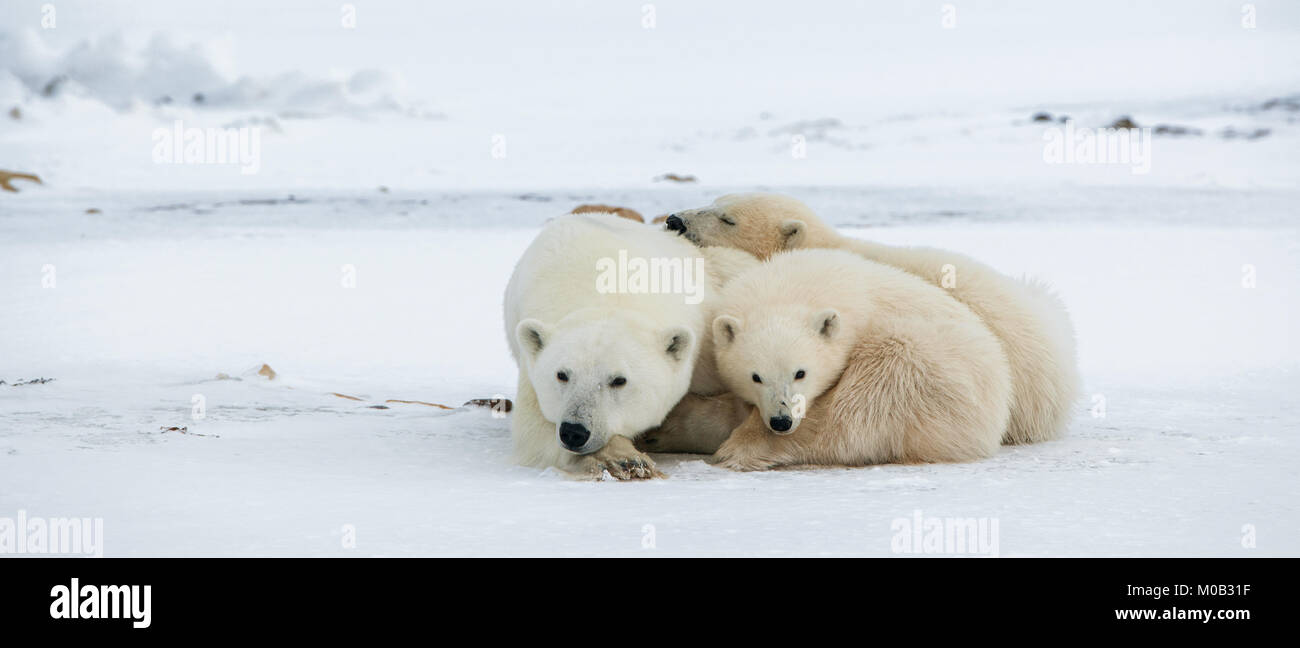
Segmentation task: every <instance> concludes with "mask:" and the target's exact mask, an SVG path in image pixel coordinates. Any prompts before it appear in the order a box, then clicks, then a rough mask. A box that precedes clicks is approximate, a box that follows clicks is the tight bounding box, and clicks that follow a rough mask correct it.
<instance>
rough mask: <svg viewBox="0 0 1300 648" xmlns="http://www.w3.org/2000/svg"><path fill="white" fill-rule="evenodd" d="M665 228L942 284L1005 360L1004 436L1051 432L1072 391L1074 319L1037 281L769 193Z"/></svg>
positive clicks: (688, 214)
mask: <svg viewBox="0 0 1300 648" xmlns="http://www.w3.org/2000/svg"><path fill="white" fill-rule="evenodd" d="M665 228H666V229H668V230H670V231H674V232H676V233H678V234H679V235H681V236H683V237H684V238H686V239H689V240H690V241H692V242H694V243H695V244H696V245H700V246H703V247H709V246H727V247H733V248H739V249H741V250H745V251H747V252H749V253H751V254H754V255H756V256H758V257H759V258H767V257H769V256H771V255H772V254H775V253H776V252H779V251H781V250H787V249H798V248H833V249H842V250H848V251H851V252H855V253H857V254H859V255H861V256H863V257H866V258H867V259H869V260H872V261H876V262H878V263H883V264H886V265H889V266H893V267H895V268H899V269H901V270H905V271H907V272H909V273H912V274H914V275H916V276H918V277H921V278H922V279H925V280H926V281H928V282H930V283H932V284H934V285H936V286H940V287H942V288H944V289H945V290H947V291H948V293H949V294H950V295H952V296H953V297H954V298H956V299H957V300H958V301H960V302H962V303H963V304H966V305H967V306H969V307H970V309H971V310H972V311H974V312H975V314H976V315H978V316H979V317H980V318H981V319H983V320H984V322H985V324H987V325H988V327H989V329H990V330H991V331H992V332H993V334H994V335H996V336H997V338H998V340H1000V341H1001V343H1002V348H1003V349H1004V350H1005V351H1006V354H1007V359H1008V360H1009V361H1010V362H1011V382H1012V392H1013V393H1012V404H1011V425H1010V426H1009V427H1008V429H1007V433H1006V435H1005V436H1004V437H1003V442H1004V443H1032V442H1036V441H1044V440H1048V439H1053V438H1056V437H1057V436H1059V435H1060V434H1061V433H1062V432H1063V431H1064V429H1065V428H1066V426H1068V425H1069V421H1070V417H1071V415H1072V413H1073V408H1074V404H1075V400H1076V398H1077V394H1078V390H1079V371H1078V361H1077V358H1076V355H1075V339H1074V327H1073V325H1072V324H1071V322H1070V318H1069V315H1068V313H1067V312H1066V310H1065V306H1064V304H1062V302H1061V300H1060V299H1059V298H1057V297H1056V295H1054V294H1053V293H1052V292H1051V291H1050V290H1049V289H1048V288H1047V287H1046V286H1045V285H1044V284H1042V283H1039V282H1036V281H1031V280H1017V279H1013V278H1011V277H1007V276H1005V275H1003V274H1001V273H999V272H997V271H996V270H993V269H992V268H990V267H988V266H986V265H984V264H982V263H980V262H978V261H976V260H974V259H971V258H969V257H966V256H963V255H961V254H957V253H953V252H947V251H944V250H937V249H933V248H921V247H891V246H888V245H883V244H880V243H874V242H871V241H866V240H861V239H855V238H849V237H845V236H842V235H840V234H838V233H837V232H835V230H834V229H832V228H831V227H830V226H828V225H826V224H825V223H823V222H822V221H821V219H819V218H818V217H817V216H816V215H815V214H814V213H813V212H812V210H811V209H809V208H808V207H807V206H806V205H804V204H803V203H801V202H799V201H798V200H795V199H794V198H791V197H789V196H783V195H779V194H764V193H748V194H729V195H726V196H722V197H720V198H718V199H717V200H715V201H714V202H713V204H712V205H710V206H708V207H704V208H700V209H692V210H687V211H683V212H677V213H675V214H673V215H672V216H670V217H669V218H668V219H667V221H666V223H665Z"/></svg>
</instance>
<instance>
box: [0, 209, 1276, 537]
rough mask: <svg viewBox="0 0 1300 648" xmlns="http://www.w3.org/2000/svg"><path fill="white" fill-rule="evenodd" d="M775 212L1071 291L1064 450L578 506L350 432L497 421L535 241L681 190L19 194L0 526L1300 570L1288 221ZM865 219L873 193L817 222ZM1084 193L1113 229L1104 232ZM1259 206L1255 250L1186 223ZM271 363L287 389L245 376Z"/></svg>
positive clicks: (467, 455) (3, 236)
mask: <svg viewBox="0 0 1300 648" xmlns="http://www.w3.org/2000/svg"><path fill="white" fill-rule="evenodd" d="M790 191H792V192H794V193H796V194H798V195H801V196H803V197H804V198H805V199H807V200H808V201H809V202H810V203H812V204H813V205H814V206H816V207H818V208H819V209H820V210H821V211H823V212H825V213H828V214H839V215H838V216H837V215H832V216H831V220H833V221H836V222H838V223H839V224H840V225H841V226H851V225H854V224H860V223H869V224H871V226H870V227H869V228H868V227H861V228H855V229H853V230H852V231H854V232H855V233H856V234H858V235H863V236H865V235H867V234H868V233H869V234H870V235H871V236H873V237H875V238H877V239H880V240H884V241H888V242H895V243H913V244H929V245H941V246H946V247H951V248H954V249H958V250H961V251H964V252H968V253H970V254H973V255H976V256H978V257H980V258H983V259H988V260H991V261H992V262H993V263H994V264H995V265H997V266H998V267H1000V268H1001V269H1003V270H1005V271H1007V272H1013V273H1020V272H1033V273H1034V274H1037V275H1040V276H1043V277H1045V278H1047V279H1049V280H1051V281H1052V282H1053V283H1055V284H1056V285H1057V286H1059V287H1060V289H1061V291H1062V293H1063V294H1064V296H1065V298H1066V301H1067V303H1068V304H1069V305H1070V307H1071V309H1072V311H1073V314H1074V317H1075V319H1076V322H1077V325H1078V328H1079V338H1080V354H1081V358H1082V366H1083V369H1084V373H1085V383H1086V387H1085V389H1086V394H1085V399H1084V400H1083V401H1082V402H1080V404H1079V414H1078V417H1077V418H1076V421H1075V423H1074V425H1073V426H1072V428H1071V430H1070V432H1069V434H1068V435H1067V437H1066V438H1065V439H1064V440H1061V441H1058V442H1054V443H1047V444H1043V445H1039V446H1031V447H1016V448H1005V449H1003V451H1002V452H1001V453H1000V454H999V455H998V456H997V457H995V458H993V459H990V460H988V461H983V462H979V463H974V464H967V465H937V466H883V467H877V468H869V469H852V470H844V469H830V470H791V471H781V472H772V473H765V474H737V473H730V472H727V471H724V470H721V469H716V468H713V467H711V466H708V465H706V464H705V463H703V462H702V461H701V460H700V459H699V458H697V457H690V456H672V457H664V458H662V460H661V461H662V465H663V467H664V468H665V470H666V472H667V473H668V474H669V475H670V477H669V478H668V479H666V480H662V481H655V482H650V483H580V482H573V481H568V480H565V479H563V478H561V477H560V476H558V475H556V474H554V473H550V472H544V471H538V470H533V469H528V468H522V467H517V466H513V465H511V464H510V462H509V456H508V455H509V438H508V431H507V421H506V420H502V419H494V418H492V417H491V416H490V414H489V413H488V412H485V411H481V410H478V411H468V410H456V411H451V412H443V411H441V410H435V409H431V408H428V407H425V406H421V405H401V404H389V408H388V409H373V408H371V407H370V406H371V405H375V404H382V403H383V401H385V400H387V399H406V400H423V401H433V402H439V403H446V404H450V405H453V406H454V405H459V404H460V403H462V402H464V401H466V400H468V399H469V398H474V397H487V396H493V395H495V394H505V395H511V392H512V390H513V385H514V376H515V370H514V367H513V365H512V363H511V361H510V359H509V355H508V352H507V350H506V347H505V343H504V333H503V332H502V330H501V323H500V311H499V299H500V294H501V292H502V290H503V288H504V285H505V282H506V279H507V277H508V274H509V272H510V269H511V267H512V264H513V262H514V260H515V259H516V258H517V257H518V255H519V253H520V252H521V251H522V249H523V248H524V247H525V246H526V245H527V243H528V242H529V240H530V239H531V237H532V236H533V235H534V233H535V232H536V228H537V225H538V224H539V223H540V222H541V220H543V219H544V218H545V217H547V216H549V215H551V214H554V213H561V212H563V211H566V210H567V209H568V208H570V207H571V206H572V205H573V204H576V202H579V201H584V200H588V199H592V200H601V201H605V202H617V203H619V204H627V205H629V206H632V207H636V208H638V209H641V210H642V211H644V212H645V213H648V214H653V213H659V212H660V211H666V210H669V209H672V208H680V207H684V206H687V205H692V204H696V203H699V202H700V199H701V195H702V194H704V193H705V192H703V191H700V190H695V189H689V190H685V191H683V192H670V191H625V192H613V193H601V192H594V193H592V192H552V193H545V194H538V195H529V196H525V197H523V198H521V197H520V196H519V195H518V194H493V193H483V194H463V195H442V194H435V193H429V194H420V195H388V194H383V195H380V194H376V195H374V196H369V195H367V196H362V195H346V194H319V195H312V194H308V195H299V196H295V204H285V203H282V202H275V201H273V200H270V199H269V198H267V197H264V196H253V197H250V199H249V200H247V201H245V202H239V201H232V200H231V199H230V198H229V197H228V196H225V195H222V196H217V195H210V194H193V195H181V196H174V195H168V196H144V197H136V196H133V197H130V198H125V197H122V196H115V195H104V194H89V195H74V196H66V195H61V196H59V197H57V198H55V197H51V196H46V195H39V194H38V195H31V194H21V195H19V196H13V197H12V200H10V202H9V203H7V205H9V206H12V207H13V209H9V208H8V207H7V208H6V213H5V216H4V218H3V219H0V295H3V300H2V303H3V309H0V331H3V335H2V336H0V369H2V370H3V372H4V375H2V376H0V379H5V380H7V381H9V382H14V381H15V379H20V378H22V379H30V378H36V377H46V378H54V379H55V380H54V381H52V382H48V383H45V384H36V385H21V386H9V385H4V386H0V515H7V516H13V515H15V513H16V511H17V510H18V509H23V510H26V511H27V514H28V515H29V516H37V515H40V516H47V517H49V516H75V517H102V518H104V529H105V531H104V535H105V553H106V554H107V555H143V556H157V555H250V554H251V555H325V556H341V555H427V554H438V555H441V554H456V555H462V554H468V555H520V554H524V555H532V554H544V555H554V554H560V555H675V554H687V555H821V554H832V555H845V554H849V555H893V551H892V550H891V539H892V538H893V536H894V531H893V530H891V524H892V523H893V521H894V520H895V519H897V518H909V519H910V518H911V517H912V516H913V515H914V512H915V511H917V510H920V511H921V512H922V514H923V515H924V516H927V517H929V516H938V517H962V518H995V519H996V520H997V521H998V523H999V531H1000V533H999V543H998V552H999V553H1000V554H1001V555H1004V556H1016V555H1225V556H1253V555H1294V554H1296V553H1297V549H1298V548H1300V545H1298V544H1297V540H1296V539H1297V538H1298V537H1300V515H1298V513H1297V504H1296V499H1295V483H1296V482H1295V478H1294V470H1293V466H1294V464H1295V463H1296V461H1298V460H1300V438H1297V430H1298V429H1300V412H1297V407H1296V400H1295V394H1296V393H1298V392H1300V374H1297V372H1296V370H1297V363H1298V361H1300V349H1297V345H1296V341H1295V337H1294V330H1295V328H1296V324H1297V318H1296V314H1297V313H1296V300H1295V295H1296V293H1297V289H1300V286H1298V285H1297V283H1300V230H1298V229H1297V227H1296V226H1295V224H1294V223H1293V222H1291V221H1290V220H1289V219H1288V218H1286V216H1287V214H1288V210H1289V209H1291V207H1290V205H1294V204H1295V199H1296V198H1297V197H1300V196H1297V194H1296V193H1295V192H1289V193H1288V192H1285V191H1279V192H1277V193H1276V194H1274V195H1271V196H1270V195H1268V194H1265V195H1263V196H1261V195H1260V194H1259V193H1258V192H1237V191H1232V190H1214V191H1200V192H1198V191H1188V190H1168V191H1163V192H1162V191H1159V190H1145V191H1141V190H1136V189H1113V190H1110V192H1109V193H1108V192H1106V191H1101V192H1100V193H1099V192H1098V191H1097V190H1077V191H1076V192H1075V193H1071V192H1070V191H1056V192H1053V194H1052V195H1053V199H1054V200H1056V201H1058V205H1060V207H1059V208H1058V211H1057V213H1056V215H1055V217H1054V219H1055V221H1057V222H1054V223H1052V224H1041V223H1035V222H1031V221H1030V219H1027V218H1025V217H1024V215H1023V214H1020V213H1019V210H1028V209H1031V208H1034V204H1035V201H1036V200H1043V201H1046V200H1048V198H1047V196H1046V195H1044V196H1042V197H1040V198H1034V197H1030V198H1023V197H1011V196H1003V197H1002V198H1001V199H998V198H996V197H994V196H991V195H988V194H980V193H963V192H948V193H943V194H938V195H936V194H935V192H931V191H922V190H915V191H903V190H883V189H882V190H880V191H878V192H876V191H872V190H870V189H867V188H861V189H851V190H850V189H810V188H804V189H799V188H794V189H790ZM869 194H883V195H885V196H887V197H888V198H887V200H885V199H882V200H880V201H878V202H876V203H871V202H867V203H866V204H867V205H868V206H867V207H865V208H864V209H863V210H862V212H863V213H856V212H853V211H851V210H847V209H843V210H841V209H839V207H842V206H844V205H848V204H862V203H863V202H864V200H863V196H865V195H869ZM1090 197H1091V198H1092V199H1094V200H1096V199H1101V200H1106V201H1110V202H1111V205H1112V206H1111V208H1109V209H1107V210H1105V211H1106V212H1107V213H1109V214H1111V215H1112V217H1113V218H1111V219H1110V220H1109V221H1108V222H1107V223H1106V224H1105V225H1098V224H1094V223H1090V222H1088V221H1089V220H1090V219H1091V216H1090V215H1089V211H1090V209H1091V208H1090V207H1089V206H1088V200H1089V198H1090ZM7 198H9V197H7ZM1252 201H1254V202H1253V203H1252ZM297 202H304V203H306V204H304V205H298V204H296V203H297ZM938 203H942V204H943V205H945V209H944V210H936V209H933V207H934V205H935V204H938ZM1254 203H1257V204H1256V207H1258V209H1256V210H1254V211H1255V212H1256V213H1255V218H1253V219H1252V220H1249V221H1248V222H1247V223H1246V224H1242V225H1238V224H1233V225H1230V226H1229V225H1208V224H1206V223H1209V222H1215V221H1218V222H1224V221H1225V220H1227V219H1226V218H1225V216H1227V214H1226V213H1225V210H1226V209H1229V208H1231V206H1232V205H1238V206H1239V205H1242V204H1247V205H1249V204H1254ZM885 204H888V205H891V206H893V207H891V208H886V207H884V205H885ZM899 206H902V207H899ZM1270 206H1271V207H1270ZM90 207H96V208H99V209H101V210H102V211H103V213H102V214H85V213H84V211H85V209H86V208H90ZM1269 209H1271V210H1272V212H1271V213H1273V214H1274V216H1275V217H1272V218H1270V217H1269V216H1268V215H1267V214H1268V213H1270V212H1269ZM1261 213H1262V215H1261ZM508 214H513V217H510V216H507V215H508ZM345 264H351V265H352V266H354V267H355V277H356V284H355V288H344V287H342V285H341V278H342V270H341V267H342V266H344V265H345ZM1246 264H1250V265H1253V266H1254V267H1255V271H1256V277H1257V285H1256V287H1255V288H1243V287H1242V276H1243V274H1242V273H1243V269H1242V267H1243V265H1246ZM47 265H52V266H53V271H54V277H55V285H54V286H53V287H43V284H42V279H43V278H45V277H48V276H49V270H50V269H49V268H46V267H45V266H47ZM262 363H267V364H269V365H271V366H272V367H273V368H274V369H275V370H276V371H278V372H279V374H280V375H279V377H277V379H276V380H274V381H267V380H265V379H263V378H259V377H257V376H255V375H250V374H249V373H248V370H249V369H250V368H256V367H258V366H260V365H261V364H262ZM218 373H226V374H229V375H231V376H234V377H238V378H241V380H216V379H215V377H216V376H217V374H218ZM241 374H243V375H242V376H241ZM329 392H339V393H344V394H348V395H352V396H355V397H359V398H362V399H364V400H363V401H359V402H358V401H351V400H344V399H341V398H338V397H336V396H332V395H329ZM196 394H200V395H202V396H203V398H204V399H205V401H206V417H205V418H203V419H201V420H194V419H193V418H192V416H191V414H192V411H191V410H192V398H193V397H194V395H196ZM1094 395H1100V396H1101V397H1103V398H1104V401H1105V402H1104V410H1105V411H1104V417H1101V418H1099V417H1095V416H1094V415H1093V412H1092V411H1091V410H1092V408H1093V407H1094V406H1095V401H1094V400H1093V399H1094V398H1095V396H1094ZM164 426H167V427H169V426H188V430H189V432H191V433H193V434H189V435H181V434H178V433H175V432H170V433H164V432H160V431H159V428H160V427H164ZM200 434H201V435H206V436H198V435H200ZM1247 524H1251V525H1254V526H1255V528H1256V529H1257V538H1258V547H1257V548H1255V549H1243V547H1242V542H1241V539H1242V528H1243V525H1247ZM345 525H353V526H352V528H354V529H355V537H356V547H355V548H354V549H349V548H344V547H343V542H342V530H343V529H344V527H345ZM646 525H652V527H653V537H654V542H653V544H654V548H653V549H648V548H644V547H643V540H644V538H645V537H646V536H647V533H648V532H649V529H650V527H647V526H646Z"/></svg>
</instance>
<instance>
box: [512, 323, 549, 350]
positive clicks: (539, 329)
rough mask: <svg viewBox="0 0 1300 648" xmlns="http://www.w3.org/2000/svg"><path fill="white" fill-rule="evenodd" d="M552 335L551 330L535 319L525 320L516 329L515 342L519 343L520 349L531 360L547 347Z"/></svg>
mask: <svg viewBox="0 0 1300 648" xmlns="http://www.w3.org/2000/svg"><path fill="white" fill-rule="evenodd" d="M550 335H551V331H550V329H548V328H547V327H546V325H545V324H543V323H541V322H540V321H538V320H535V319H526V320H523V321H521V322H519V325H518V326H516V327H515V341H516V342H518V343H519V348H520V349H523V351H524V353H526V354H528V357H529V358H536V357H537V354H538V353H540V352H541V350H542V347H544V346H546V340H547V339H548V338H549V337H550Z"/></svg>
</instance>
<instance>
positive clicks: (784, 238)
mask: <svg viewBox="0 0 1300 648" xmlns="http://www.w3.org/2000/svg"><path fill="white" fill-rule="evenodd" d="M807 230H808V226H807V225H804V222H803V221H801V220H794V219H793V218H792V219H790V220H785V221H781V247H782V248H784V249H786V250H792V249H794V248H797V247H799V245H800V244H801V243H803V237H804V233H805V232H806V231H807Z"/></svg>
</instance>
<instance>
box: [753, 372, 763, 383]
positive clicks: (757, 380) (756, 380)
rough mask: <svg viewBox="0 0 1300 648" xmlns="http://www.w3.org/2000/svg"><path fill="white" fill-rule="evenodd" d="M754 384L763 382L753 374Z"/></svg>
mask: <svg viewBox="0 0 1300 648" xmlns="http://www.w3.org/2000/svg"><path fill="white" fill-rule="evenodd" d="M754 382H756V383H761V382H763V379H762V378H759V377H758V374H754Z"/></svg>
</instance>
